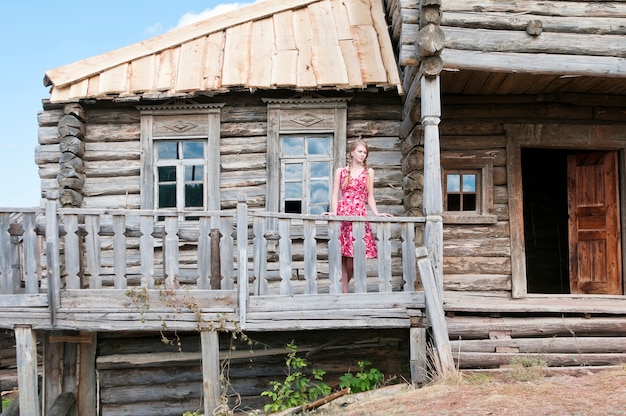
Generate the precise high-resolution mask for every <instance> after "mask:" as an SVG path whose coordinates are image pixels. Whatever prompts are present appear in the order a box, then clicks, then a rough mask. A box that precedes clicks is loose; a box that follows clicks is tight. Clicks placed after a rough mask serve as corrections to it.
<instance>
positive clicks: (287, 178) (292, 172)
mask: <svg viewBox="0 0 626 416" xmlns="http://www.w3.org/2000/svg"><path fill="white" fill-rule="evenodd" d="M280 142H281V146H280V147H281V152H280V153H281V183H280V187H281V198H280V199H281V211H282V212H287V213H295V214H322V213H324V212H326V211H328V209H329V204H330V178H331V168H332V156H331V149H332V137H331V136H330V135H321V136H317V135H311V136H309V135H290V136H282V137H281V139H280Z"/></svg>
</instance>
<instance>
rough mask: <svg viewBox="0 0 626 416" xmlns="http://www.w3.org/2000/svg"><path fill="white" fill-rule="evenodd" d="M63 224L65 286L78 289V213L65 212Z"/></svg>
mask: <svg viewBox="0 0 626 416" xmlns="http://www.w3.org/2000/svg"><path fill="white" fill-rule="evenodd" d="M63 222H64V226H65V238H64V241H65V273H66V277H65V288H66V289H80V277H78V274H79V273H80V259H79V253H80V247H79V244H78V234H76V232H77V231H78V215H75V214H67V215H65V217H64V219H63Z"/></svg>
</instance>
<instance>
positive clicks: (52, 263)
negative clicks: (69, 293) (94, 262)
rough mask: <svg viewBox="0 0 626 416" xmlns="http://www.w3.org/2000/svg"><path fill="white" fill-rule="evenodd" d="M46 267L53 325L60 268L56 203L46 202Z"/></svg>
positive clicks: (59, 301)
mask: <svg viewBox="0 0 626 416" xmlns="http://www.w3.org/2000/svg"><path fill="white" fill-rule="evenodd" d="M46 260H47V264H46V267H47V268H48V308H49V309H50V323H51V324H52V325H54V324H55V320H56V310H57V309H58V308H59V306H60V303H61V300H60V289H61V266H60V258H59V222H58V217H57V203H56V201H54V200H49V201H48V202H46Z"/></svg>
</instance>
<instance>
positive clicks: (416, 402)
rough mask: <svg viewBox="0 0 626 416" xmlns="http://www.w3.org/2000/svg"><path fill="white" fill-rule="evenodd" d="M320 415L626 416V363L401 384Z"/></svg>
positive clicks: (343, 400)
mask: <svg viewBox="0 0 626 416" xmlns="http://www.w3.org/2000/svg"><path fill="white" fill-rule="evenodd" d="M307 414H308V415H317V416H330V415H333V416H335V415H341V416H374V415H376V416H377V415H385V416H409V415H445V416H450V415H464V416H473V415H476V416H479V415H480V416H482V415H496V416H506V415H515V416H537V415H550V416H569V415H572V416H596V415H597V416H600V415H602V416H607V415H626V366H623V367H622V368H621V369H618V370H609V371H605V372H600V373H591V372H583V373H582V374H581V375H577V376H570V375H555V376H551V377H543V376H539V377H537V379H536V380H533V381H515V380H512V379H511V377H510V376H509V377H504V376H500V377H497V378H496V377H488V376H463V377H460V376H459V377H457V378H455V379H454V380H448V381H447V382H435V383H431V384H429V385H427V386H425V387H422V388H414V387H411V386H410V385H408V384H399V385H392V386H387V387H383V388H381V389H378V390H375V391H370V392H366V393H360V394H351V395H348V396H344V397H342V398H340V399H337V400H335V401H333V402H331V403H328V404H326V405H325V406H323V407H321V408H319V409H318V410H316V411H312V412H309V413H307Z"/></svg>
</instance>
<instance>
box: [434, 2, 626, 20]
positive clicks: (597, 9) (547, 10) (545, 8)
mask: <svg viewBox="0 0 626 416" xmlns="http://www.w3.org/2000/svg"><path fill="white" fill-rule="evenodd" d="M441 8H442V10H443V11H444V15H445V13H447V12H450V11H465V12H480V14H481V15H482V14H488V13H492V12H497V13H512V14H515V15H516V16H517V15H519V14H520V12H522V11H523V12H524V13H525V14H528V15H539V16H571V17H582V18H586V17H624V16H626V4H624V3H623V2H621V1H599V2H595V1H594V2H589V1H586V2H583V1H569V2H567V7H564V6H563V4H562V3H561V2H545V1H541V0H446V1H444V2H442V7H441Z"/></svg>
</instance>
